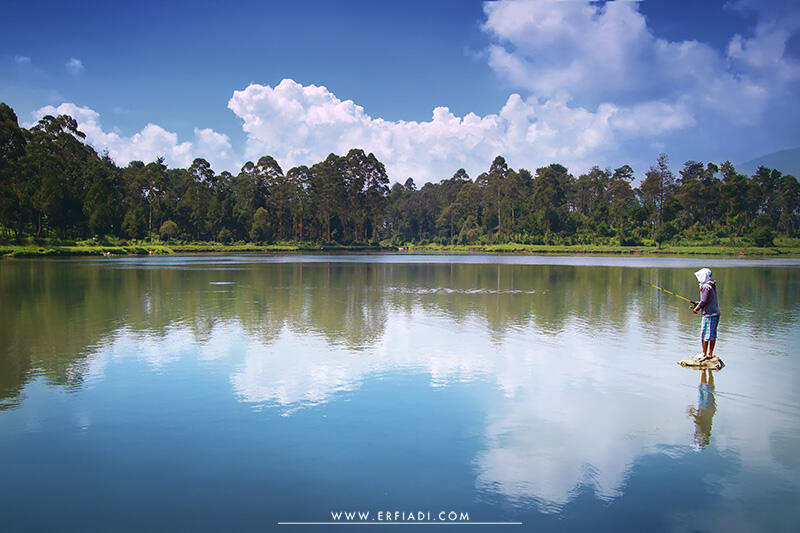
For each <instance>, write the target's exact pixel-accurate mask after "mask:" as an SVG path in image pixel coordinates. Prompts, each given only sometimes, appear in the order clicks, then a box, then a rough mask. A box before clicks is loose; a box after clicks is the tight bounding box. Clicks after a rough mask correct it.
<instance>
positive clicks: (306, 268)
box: [0, 260, 800, 405]
mask: <svg viewBox="0 0 800 533" xmlns="http://www.w3.org/2000/svg"><path fill="white" fill-rule="evenodd" d="M715 277H716V278H717V279H718V280H719V282H720V287H721V289H720V299H721V303H722V306H723V313H725V314H726V318H725V320H726V321H727V322H728V323H729V324H733V322H734V321H738V322H739V325H746V326H747V327H752V328H753V329H756V328H757V327H762V326H763V327H764V332H765V333H768V332H769V331H771V329H770V328H776V327H788V326H789V324H790V323H791V322H792V321H793V320H796V313H797V303H796V302H797V301H798V299H799V298H798V296H800V294H798V292H800V276H798V271H797V269H790V268H780V269H764V268H759V269H750V268H736V269H718V270H717V271H715ZM693 279H694V278H693V277H692V276H691V269H656V268H622V267H585V266H558V265H514V264H465V263H454V264H448V263H412V264H399V263H395V264H393V263H357V262H353V263H347V262H341V263H337V262H333V263H324V262H318V263H317V262H314V263H260V262H246V260H245V261H242V262H234V263H232V264H231V265H230V266H228V267H222V268H220V267H219V266H215V267H214V268H206V267H204V266H203V264H202V262H200V263H187V264H186V265H180V264H179V265H177V266H176V265H174V264H173V265H165V266H163V267H162V266H159V265H157V264H149V263H147V262H146V261H143V262H141V263H134V264H133V265H131V263H130V262H125V263H117V262H103V261H41V260H36V261H0V295H2V302H3V305H2V306H0V334H1V335H2V342H0V350H2V352H0V397H2V398H3V401H4V403H3V404H0V405H10V404H12V403H13V402H14V401H15V398H17V396H18V395H19V393H20V390H21V389H22V387H23V386H24V383H25V382H26V381H27V380H28V379H29V378H30V376H31V374H32V373H33V372H34V369H36V372H39V371H41V373H42V374H43V375H44V376H45V378H46V379H47V380H48V382H50V383H54V384H62V385H69V384H72V385H74V386H79V385H80V382H81V379H82V370H81V369H82V368H84V367H85V366H86V365H85V364H84V363H83V362H82V361H83V360H84V359H85V358H86V356H87V354H88V353H90V352H91V351H92V349H93V347H94V346H95V345H97V344H98V343H101V342H103V341H104V339H107V338H108V336H109V335H110V334H112V333H113V332H114V331H117V330H118V329H119V328H121V327H125V328H127V329H129V330H133V331H146V332H147V333H148V335H154V336H160V337H163V336H165V335H166V334H167V332H168V329H169V328H175V327H182V328H185V329H188V331H190V332H191V333H192V335H193V336H194V338H195V339H196V340H198V341H199V342H203V341H205V340H207V339H208V338H209V336H211V335H212V332H213V331H214V327H215V325H217V324H219V323H220V322H223V321H229V320H231V319H234V320H236V321H238V322H239V323H240V324H241V325H242V327H243V328H244V330H245V331H247V332H248V333H250V334H253V335H254V336H256V337H258V338H260V339H262V340H263V341H264V342H266V343H271V342H272V341H273V340H274V339H275V338H276V337H277V336H278V335H279V333H280V332H281V330H282V329H283V328H288V329H289V330H291V331H292V332H294V333H296V334H300V335H306V334H313V335H318V336H320V337H322V338H323V339H325V341H326V342H328V343H330V344H336V345H341V346H343V347H346V348H347V349H350V350H358V349H362V348H369V347H372V346H375V345H376V344H377V343H379V342H380V341H381V339H382V337H383V336H384V332H385V326H386V324H385V323H386V320H387V317H388V316H389V312H390V311H392V312H398V311H401V312H405V313H407V314H411V313H415V312H419V311H422V312H424V313H426V314H437V315H440V316H444V317H446V318H448V319H450V320H453V321H455V322H456V323H458V324H467V323H470V322H474V320H475V319H478V321H479V322H480V321H484V322H485V324H486V328H487V330H488V332H489V333H490V334H491V336H492V339H493V340H495V341H496V342H502V340H503V338H504V335H505V334H506V333H507V332H508V331H509V330H511V329H516V330H520V329H522V330H524V329H525V328H533V329H535V330H536V331H538V332H542V333H544V334H560V333H564V332H565V329H566V328H568V327H569V328H575V327H577V328H578V330H577V331H575V330H574V329H573V330H571V331H569V332H568V333H570V334H579V335H580V334H587V335H588V334H592V333H596V332H598V331H602V330H616V329H618V328H620V327H622V326H623V325H624V324H625V323H626V321H627V320H629V319H630V318H631V316H630V315H631V313H635V315H634V316H633V318H634V319H635V320H638V321H640V322H641V323H642V324H643V331H649V332H651V333H649V334H653V335H657V334H658V331H660V330H661V329H662V328H660V327H656V326H657V325H658V324H659V323H663V321H664V320H667V319H669V320H675V319H676V317H677V320H678V323H679V325H680V327H682V328H683V327H687V328H691V327H694V324H695V323H696V317H694V315H692V314H691V313H688V312H686V313H677V314H676V313H675V309H676V308H678V307H680V306H682V305H683V303H682V302H681V301H680V300H675V301H670V302H669V303H668V302H667V301H666V300H664V298H666V297H665V296H663V295H661V294H660V293H658V292H657V291H655V290H654V289H652V288H651V287H650V283H656V284H660V285H662V286H664V287H668V288H671V289H673V290H675V291H676V292H679V293H682V294H684V295H686V296H689V297H692V296H694V294H693V293H692V291H694V290H696V284H695V283H694V282H693ZM670 298H672V297H670ZM746 310H750V311H754V310H759V311H760V312H745V311H746ZM764 310H769V312H764ZM408 334H409V335H412V336H413V332H408Z"/></svg>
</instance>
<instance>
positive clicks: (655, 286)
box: [650, 283, 697, 307]
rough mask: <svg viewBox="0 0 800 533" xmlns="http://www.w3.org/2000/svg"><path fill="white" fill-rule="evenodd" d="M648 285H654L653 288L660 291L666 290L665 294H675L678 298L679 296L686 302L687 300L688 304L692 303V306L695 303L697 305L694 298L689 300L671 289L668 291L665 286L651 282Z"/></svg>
mask: <svg viewBox="0 0 800 533" xmlns="http://www.w3.org/2000/svg"><path fill="white" fill-rule="evenodd" d="M650 286H651V287H654V288H656V289H658V290H660V291H662V292H666V293H667V294H671V295H673V296H677V297H678V298H680V299H681V300H686V301H687V302H689V303H690V304H692V307H694V306H695V305H697V302H695V301H694V300H690V299H689V298H687V297H685V296H681V295H680V294H676V293H674V292H672V291H668V290H667V289H665V288H663V287H659V286H658V285H653V284H652V283H651V284H650Z"/></svg>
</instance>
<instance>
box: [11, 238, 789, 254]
mask: <svg viewBox="0 0 800 533" xmlns="http://www.w3.org/2000/svg"><path fill="white" fill-rule="evenodd" d="M354 251H399V252H400V253H455V254H467V253H489V254H493V253H496V254H619V255H663V256H676V255H683V256H693V255H711V256H713V255H717V256H750V257H752V256H767V257H774V256H793V255H794V256H800V239H786V238H783V239H776V242H775V246H772V247H766V248H762V247H758V246H752V245H748V244H746V243H737V244H708V243H703V242H696V243H681V244H671V245H670V244H665V245H663V246H662V247H660V248H659V247H657V246H619V245H613V244H611V245H596V244H576V245H546V244H518V243H507V244H475V245H442V244H424V245H414V244H407V245H404V246H400V247H394V246H381V247H371V246H367V245H338V244H332V245H323V244H318V243H278V244H270V245H263V244H253V243H238V244H223V243H217V242H193V243H174V242H142V241H139V242H137V241H134V242H125V241H122V242H111V243H105V244H103V243H96V242H93V241H81V242H58V241H56V242H48V243H44V244H43V243H41V242H40V243H38V244H37V243H27V244H13V245H0V257H48V256H50V257H52V256H101V257H102V256H105V257H110V256H120V255H169V254H196V253H215V254H233V253H281V252H354Z"/></svg>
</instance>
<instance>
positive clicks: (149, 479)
mask: <svg viewBox="0 0 800 533" xmlns="http://www.w3.org/2000/svg"><path fill="white" fill-rule="evenodd" d="M702 266H709V267H710V268H712V270H713V271H714V277H715V278H716V279H717V280H718V283H719V298H720V303H721V307H722V312H723V316H722V319H721V322H720V326H719V342H718V344H717V350H716V353H717V354H718V355H719V356H721V357H722V359H723V360H724V361H725V363H726V366H725V368H724V369H722V370H721V371H718V372H713V373H710V375H708V373H707V374H703V373H702V372H699V371H695V370H689V369H684V368H681V367H679V366H678V365H676V361H677V360H679V359H682V358H684V357H687V356H691V355H694V354H696V353H698V351H699V348H700V347H699V341H698V330H699V318H698V316H696V315H694V314H692V313H691V311H690V310H689V309H688V306H687V304H685V302H683V301H682V300H680V299H678V298H675V297H672V296H670V295H667V294H663V293H661V292H659V291H657V290H655V289H654V288H652V287H651V283H654V284H656V285H660V286H663V287H665V288H668V289H670V290H673V291H676V292H677V293H679V294H682V295H685V296H687V297H690V298H696V297H697V282H696V280H695V278H694V276H693V274H692V273H693V272H694V271H695V270H697V269H698V268H699V267H702ZM798 348H800V260H797V259H783V260H726V259H694V258H692V259H679V258H635V257H536V256H486V255H479V256H469V255H457V256H446V255H402V254H353V255H322V254H320V255H274V256H273V255H243V256H174V257H143V258H130V257H124V258H109V259H105V258H104V259H60V260H41V259H36V260H11V259H7V260H0V480H2V483H0V529H2V530H3V531H286V532H293V531H326V530H330V529H331V527H327V526H330V525H331V524H332V523H335V522H360V524H354V525H341V524H340V525H335V526H334V527H333V528H332V529H333V530H336V531H347V530H354V531H366V530H374V529H378V530H385V529H387V528H379V526H383V525H386V526H393V527H389V528H388V529H390V530H394V529H393V528H399V531H415V530H424V531H431V530H433V531H437V530H440V529H441V530H444V531H450V532H452V531H537V532H541V531H588V530H590V531H615V532H616V531H626V530H648V531H767V530H771V531H788V530H793V529H794V528H795V527H796V526H797V524H798V523H800V508H798V506H797V502H798V501H800V387H798V384H800V379H799V378H800V358H799V356H798ZM350 513H354V514H350ZM359 525H360V526H367V527H358V526H359ZM439 525H441V526H446V527H443V528H438V527H437V526H439Z"/></svg>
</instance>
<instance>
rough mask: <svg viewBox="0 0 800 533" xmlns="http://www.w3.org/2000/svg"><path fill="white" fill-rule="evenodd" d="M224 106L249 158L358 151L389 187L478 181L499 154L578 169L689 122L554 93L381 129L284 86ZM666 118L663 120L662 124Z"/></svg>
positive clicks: (326, 96)
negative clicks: (456, 175)
mask: <svg viewBox="0 0 800 533" xmlns="http://www.w3.org/2000/svg"><path fill="white" fill-rule="evenodd" d="M228 107H229V108H230V109H231V110H232V111H233V112H234V113H236V115H238V116H239V117H240V118H241V119H242V120H243V121H244V124H243V128H244V131H245V132H246V133H247V146H246V148H245V157H246V158H249V159H256V158H258V157H259V156H261V155H264V154H270V155H272V156H274V157H276V158H277V159H278V161H279V162H280V163H281V165H283V166H284V167H290V166H294V165H298V164H313V163H315V162H317V161H321V160H322V159H324V158H325V157H326V156H327V155H328V154H329V153H331V152H334V153H338V154H343V153H346V152H347V150H349V149H350V148H354V147H359V148H363V149H365V150H367V151H370V152H373V153H375V155H376V156H377V157H378V159H380V160H381V161H382V162H383V163H384V164H385V165H386V167H387V171H388V172H389V175H390V178H391V179H393V180H395V181H401V180H403V179H405V178H406V177H408V176H412V177H414V178H415V179H418V180H420V181H430V180H439V179H442V178H447V177H450V176H451V175H452V174H453V172H455V170H457V169H458V168H460V167H464V168H465V169H467V171H468V172H469V173H470V174H472V175H475V174H477V173H479V172H481V171H483V170H486V169H487V168H488V166H489V164H490V163H491V161H492V159H493V158H494V157H495V156H497V155H504V156H505V157H506V158H507V159H508V161H509V163H510V164H512V165H513V166H516V167H527V168H531V169H534V168H536V167H538V166H542V165H547V164H550V163H553V162H556V161H558V162H560V163H562V164H566V165H568V166H575V167H578V168H581V169H585V168H588V167H589V166H591V165H593V164H595V163H605V162H606V160H605V157H606V156H604V154H606V153H610V152H613V151H614V150H615V149H616V147H617V142H618V138H619V137H620V136H625V135H632V134H635V135H652V134H658V133H661V132H664V131H669V130H673V129H678V128H681V127H684V126H687V125H691V124H692V121H693V119H692V117H691V116H690V115H689V113H688V111H687V109H686V108H685V106H683V105H682V104H681V103H680V102H653V103H650V104H648V105H637V106H633V107H625V106H616V105H613V104H604V105H601V106H599V107H598V108H597V109H596V110H595V111H590V110H588V109H586V108H583V107H575V106H570V105H569V104H568V101H567V99H565V98H563V97H561V96H558V95H557V96H554V97H552V98H539V97H536V96H531V97H528V98H523V97H522V96H520V95H519V94H512V95H511V96H509V98H508V100H507V101H506V103H505V105H504V106H503V107H502V108H501V109H500V110H499V111H498V113H496V114H489V115H485V116H479V115H476V114H474V113H468V114H466V115H464V116H456V115H455V114H453V113H452V112H451V111H450V109H449V108H447V107H437V108H435V109H434V110H433V113H432V115H431V119H430V120H429V121H425V122H416V121H388V120H384V119H382V118H380V117H372V116H370V115H369V114H368V113H367V112H366V111H365V110H364V108H363V107H361V106H359V105H357V104H356V103H354V102H353V101H351V100H341V99H339V98H338V97H337V96H336V95H335V94H333V93H332V92H331V91H329V90H328V89H327V88H325V87H320V86H316V85H308V86H304V85H301V84H299V83H297V82H295V81H294V80H291V79H284V80H283V81H281V82H280V83H279V84H278V85H276V86H275V87H271V86H269V85H259V84H251V85H249V86H248V87H247V88H245V89H244V90H241V91H235V92H234V94H233V97H232V98H231V99H230V101H229V102H228ZM664 112H668V113H670V116H668V117H667V118H664V117H663V116H662V114H663V113H664ZM614 163H617V162H616V161H609V164H614Z"/></svg>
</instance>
